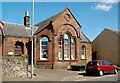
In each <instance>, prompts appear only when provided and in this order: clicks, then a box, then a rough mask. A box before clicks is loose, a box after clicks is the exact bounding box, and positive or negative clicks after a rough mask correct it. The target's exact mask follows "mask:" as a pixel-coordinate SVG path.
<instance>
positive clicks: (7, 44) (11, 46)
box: [3, 36, 29, 55]
mask: <svg viewBox="0 0 120 83" xmlns="http://www.w3.org/2000/svg"><path fill="white" fill-rule="evenodd" d="M3 41H4V42H3V55H8V52H15V43H16V42H17V41H19V42H23V44H24V48H23V49H24V54H25V55H27V53H28V51H27V48H26V43H27V42H28V41H29V38H25V37H12V36H6V37H5V38H4V39H3Z"/></svg>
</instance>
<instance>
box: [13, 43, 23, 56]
mask: <svg viewBox="0 0 120 83" xmlns="http://www.w3.org/2000/svg"><path fill="white" fill-rule="evenodd" d="M20 53H23V54H24V44H23V42H19V41H17V42H16V43H15V54H16V55H19V54H20Z"/></svg>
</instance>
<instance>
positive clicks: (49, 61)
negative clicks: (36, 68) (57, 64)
mask: <svg viewBox="0 0 120 83" xmlns="http://www.w3.org/2000/svg"><path fill="white" fill-rule="evenodd" d="M37 62H50V61H49V60H39V61H37Z"/></svg>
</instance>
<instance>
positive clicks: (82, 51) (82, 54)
mask: <svg viewBox="0 0 120 83" xmlns="http://www.w3.org/2000/svg"><path fill="white" fill-rule="evenodd" d="M81 59H82V60H85V59H86V46H85V45H82V47H81Z"/></svg>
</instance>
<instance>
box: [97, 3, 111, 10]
mask: <svg viewBox="0 0 120 83" xmlns="http://www.w3.org/2000/svg"><path fill="white" fill-rule="evenodd" d="M111 8H112V5H107V4H97V5H96V6H95V9H98V10H104V11H109V10H110V9H111Z"/></svg>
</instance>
